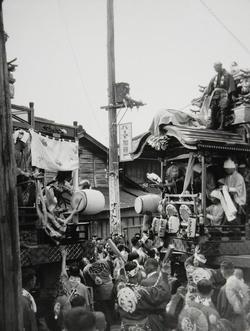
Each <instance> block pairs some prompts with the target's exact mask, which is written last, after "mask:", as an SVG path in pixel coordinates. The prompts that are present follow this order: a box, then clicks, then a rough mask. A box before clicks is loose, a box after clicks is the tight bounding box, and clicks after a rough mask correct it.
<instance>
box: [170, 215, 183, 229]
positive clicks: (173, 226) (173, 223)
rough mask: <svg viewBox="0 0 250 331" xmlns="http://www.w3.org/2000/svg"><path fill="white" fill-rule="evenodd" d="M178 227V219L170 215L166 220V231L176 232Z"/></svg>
mask: <svg viewBox="0 0 250 331" xmlns="http://www.w3.org/2000/svg"><path fill="white" fill-rule="evenodd" d="M179 229H180V220H179V217H177V216H170V217H169V220H168V232H169V233H177V232H178V231H179Z"/></svg>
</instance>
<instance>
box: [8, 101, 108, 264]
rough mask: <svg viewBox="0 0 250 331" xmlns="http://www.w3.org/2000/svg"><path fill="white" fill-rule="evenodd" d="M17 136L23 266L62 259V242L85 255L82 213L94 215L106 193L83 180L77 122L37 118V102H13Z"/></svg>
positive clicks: (73, 256) (77, 254)
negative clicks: (80, 174)
mask: <svg viewBox="0 0 250 331" xmlns="http://www.w3.org/2000/svg"><path fill="white" fill-rule="evenodd" d="M12 117H13V140H14V146H15V156H16V165H17V173H16V174H17V193H18V212H19V232H20V246H21V264H22V266H23V267H24V266H29V265H41V264H47V263H54V262H59V261H60V260H61V254H60V250H59V245H65V246H66V247H67V251H68V259H69V260H76V259H78V258H80V257H81V256H82V253H83V243H84V242H85V241H86V240H87V239H88V228H87V226H86V224H82V223H81V222H79V214H82V215H95V214H98V213H99V212H101V211H102V210H103V208H104V205H105V198H104V196H103V194H102V193H101V192H100V191H98V190H95V189H91V187H90V185H89V183H88V181H87V180H86V181H81V182H80V183H79V173H78V169H79V155H78V154H79V153H78V137H77V126H69V125H67V126H66V125H60V124H58V123H55V122H53V121H49V120H45V119H42V118H37V117H36V118H35V117H34V105H33V104H32V103H31V104H30V106H29V107H23V106H16V105H12Z"/></svg>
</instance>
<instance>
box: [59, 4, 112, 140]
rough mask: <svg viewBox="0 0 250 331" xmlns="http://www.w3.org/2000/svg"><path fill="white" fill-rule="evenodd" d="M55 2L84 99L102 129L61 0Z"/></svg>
mask: <svg viewBox="0 0 250 331" xmlns="http://www.w3.org/2000/svg"><path fill="white" fill-rule="evenodd" d="M57 4H58V9H59V14H60V17H61V22H62V24H63V27H64V29H65V32H66V37H67V41H68V45H69V48H70V50H71V53H72V57H73V60H74V63H75V67H76V71H77V73H78V77H79V80H80V83H81V86H82V89H83V92H84V95H85V97H86V100H87V102H88V104H89V106H90V108H91V110H92V111H91V114H92V115H93V118H94V120H95V123H97V125H98V126H99V129H100V130H101V131H102V130H103V129H104V126H102V125H101V124H100V122H99V119H98V117H97V116H96V114H95V108H94V106H93V104H92V102H91V100H90V97H89V94H88V91H87V88H86V86H85V83H84V81H83V78H82V74H81V68H80V65H79V61H78V58H77V56H76V53H75V50H74V47H73V44H72V42H71V39H70V34H69V28H68V24H67V22H66V19H65V17H64V15H63V12H62V8H61V1H60V0H57ZM105 129H106V128H105ZM105 138H106V137H105Z"/></svg>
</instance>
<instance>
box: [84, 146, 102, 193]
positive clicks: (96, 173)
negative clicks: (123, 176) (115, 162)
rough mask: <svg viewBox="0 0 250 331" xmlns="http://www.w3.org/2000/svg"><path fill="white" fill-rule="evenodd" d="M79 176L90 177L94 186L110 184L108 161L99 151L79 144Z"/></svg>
mask: <svg viewBox="0 0 250 331" xmlns="http://www.w3.org/2000/svg"><path fill="white" fill-rule="evenodd" d="M79 162H80V169H79V177H80V178H81V179H88V180H89V181H90V182H91V186H92V187H106V186H108V179H107V175H106V169H107V163H106V161H105V160H103V157H102V158H101V156H100V155H98V154H97V153H94V152H92V151H91V150H90V149H88V148H86V147H85V146H83V145H82V144H79Z"/></svg>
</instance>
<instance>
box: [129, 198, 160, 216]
mask: <svg viewBox="0 0 250 331" xmlns="http://www.w3.org/2000/svg"><path fill="white" fill-rule="evenodd" d="M160 201H161V197H160V196H159V195H157V194H147V195H141V196H139V197H137V198H136V199H135V204H134V207H135V211H136V212H137V214H144V213H146V212H151V213H157V212H158V205H159V202H160Z"/></svg>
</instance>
